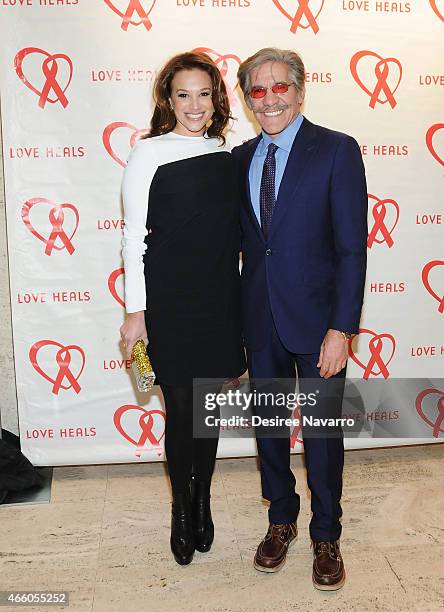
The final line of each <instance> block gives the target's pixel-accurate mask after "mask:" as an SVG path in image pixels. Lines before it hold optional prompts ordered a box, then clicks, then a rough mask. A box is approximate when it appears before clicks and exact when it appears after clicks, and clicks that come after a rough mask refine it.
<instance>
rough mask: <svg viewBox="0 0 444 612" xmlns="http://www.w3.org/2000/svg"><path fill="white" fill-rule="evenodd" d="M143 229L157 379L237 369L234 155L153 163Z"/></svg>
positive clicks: (229, 374) (187, 379)
mask: <svg viewBox="0 0 444 612" xmlns="http://www.w3.org/2000/svg"><path fill="white" fill-rule="evenodd" d="M166 136H168V135H166ZM157 138H159V139H160V138H164V137H162V136H160V137H157ZM152 140H155V139H152ZM146 230H147V235H146V237H145V243H146V247H147V248H146V252H145V254H144V271H145V283H146V311H145V318H146V326H147V331H148V338H149V346H148V352H149V355H150V358H151V362H152V364H153V368H154V370H155V372H156V375H157V381H158V382H159V383H162V384H166V385H175V386H181V385H187V384H192V381H193V378H213V377H220V378H234V377H237V376H240V375H241V374H242V373H243V372H245V370H246V364H245V354H244V349H243V345H242V336H241V311H240V277H239V245H240V228H239V195H238V188H237V183H236V180H235V170H234V167H233V160H232V157H231V154H230V153H229V152H228V151H220V150H216V151H214V152H205V153H204V154H201V155H194V156H192V157H188V158H183V157H182V158H180V159H178V160H175V161H172V162H169V163H161V164H160V165H158V166H157V169H156V170H155V173H154V176H153V178H152V181H151V184H150V187H149V198H148V213H147V219H146Z"/></svg>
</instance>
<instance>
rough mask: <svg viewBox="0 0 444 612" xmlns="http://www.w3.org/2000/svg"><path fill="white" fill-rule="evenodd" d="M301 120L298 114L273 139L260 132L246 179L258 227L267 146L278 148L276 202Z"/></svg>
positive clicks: (301, 116) (276, 155) (301, 117)
mask: <svg viewBox="0 0 444 612" xmlns="http://www.w3.org/2000/svg"><path fill="white" fill-rule="evenodd" d="M303 119H304V117H303V115H301V113H299V115H298V116H297V117H296V119H294V120H293V121H292V122H291V123H290V125H288V126H287V127H286V128H285V130H283V131H282V132H281V133H280V134H278V135H277V136H276V137H275V138H271V136H269V135H268V134H266V133H265V132H262V140H260V141H259V144H258V145H257V147H256V151H255V152H254V155H253V159H252V160H251V165H250V172H249V174H248V179H249V182H250V196H251V203H252V205H253V209H254V212H255V213H256V217H257V219H258V221H259V225H260V223H261V211H260V201H259V194H260V190H261V179H262V170H263V167H264V161H265V157H266V155H267V149H268V145H269V144H270V143H271V142H273V143H274V144H275V145H277V146H278V147H279V148H278V150H277V151H276V154H275V157H276V175H275V191H276V200H277V196H278V192H279V187H280V184H281V181H282V177H283V176H284V171H285V166H286V165H287V160H288V156H289V154H290V149H291V147H292V145H293V141H294V139H295V138H296V134H297V133H298V132H299V128H300V127H301V125H302V121H303Z"/></svg>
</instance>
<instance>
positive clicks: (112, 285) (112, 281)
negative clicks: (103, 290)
mask: <svg viewBox="0 0 444 612" xmlns="http://www.w3.org/2000/svg"><path fill="white" fill-rule="evenodd" d="M122 274H125V269H124V268H117V270H114V271H113V272H111V274H110V275H109V277H108V289H109V292H110V293H111V295H112V296H113V298H114V299H115V300H116V302H117V303H118V304H120V305H121V306H123V307H124V308H125V302H124V300H123V298H121V297H120V295H119V294H118V293H117V289H116V280H117V279H118V278H119V276H121V275H122Z"/></svg>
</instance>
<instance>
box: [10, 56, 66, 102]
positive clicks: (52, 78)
mask: <svg viewBox="0 0 444 612" xmlns="http://www.w3.org/2000/svg"><path fill="white" fill-rule="evenodd" d="M33 53H40V54H41V55H43V57H44V59H43V60H42V64H41V70H42V72H43V76H44V77H45V79H46V80H45V83H44V85H43V88H42V90H40V89H37V87H35V86H34V85H32V83H31V82H30V81H29V80H28V79H27V78H26V76H25V74H24V72H23V65H22V64H23V60H24V59H25V57H27V56H28V55H30V54H33ZM61 62H63V63H66V64H67V65H68V69H69V76H68V80H67V83H66V84H65V86H64V87H61V86H60V84H59V82H58V81H57V78H56V77H57V73H58V72H59V63H61ZM14 67H15V71H16V73H17V75H18V77H19V78H20V80H21V81H23V83H24V84H25V85H26V87H28V88H29V89H30V90H31V91H33V92H34V93H36V94H37V95H38V96H39V106H40V108H44V107H45V104H46V102H50V103H51V104H55V103H56V102H60V104H61V105H62V106H63V108H66V107H67V106H68V104H69V102H68V99H67V97H66V96H65V91H66V90H67V89H68V87H69V84H70V83H71V79H72V71H73V66H72V61H71V59H70V58H69V57H68V56H67V55H65V54H64V53H56V54H54V55H51V54H50V53H47V52H46V51H44V50H43V49H39V48H38V47H26V49H22V50H21V51H19V52H18V53H17V55H16V56H15V58H14ZM51 93H52V97H50V94H51Z"/></svg>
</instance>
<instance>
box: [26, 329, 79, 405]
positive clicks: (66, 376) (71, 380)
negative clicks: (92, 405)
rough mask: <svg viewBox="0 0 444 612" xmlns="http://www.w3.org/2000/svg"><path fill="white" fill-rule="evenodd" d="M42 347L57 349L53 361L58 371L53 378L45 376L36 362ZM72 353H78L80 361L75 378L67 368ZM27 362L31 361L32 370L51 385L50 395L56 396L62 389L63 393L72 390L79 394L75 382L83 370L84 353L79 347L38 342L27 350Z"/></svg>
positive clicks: (50, 341)
mask: <svg viewBox="0 0 444 612" xmlns="http://www.w3.org/2000/svg"><path fill="white" fill-rule="evenodd" d="M44 346H53V347H57V348H58V350H57V353H56V355H55V360H56V362H57V366H58V368H59V369H58V372H57V374H56V376H55V377H51V376H50V375H49V374H47V373H46V372H45V371H44V370H43V369H42V368H41V366H40V365H39V363H38V361H37V354H38V352H39V351H40V349H41V348H42V347H44ZM74 351H75V352H77V353H80V356H81V359H82V364H81V367H80V371H79V373H78V374H77V376H74V374H73V373H72V372H71V370H70V367H69V366H70V364H71V353H73V352H74ZM29 360H30V361H31V364H32V366H33V368H34V369H35V370H36V371H37V372H38V373H39V374H40V376H43V378H45V379H46V380H48V381H49V382H50V383H52V384H53V387H52V393H54V395H57V394H58V393H59V391H60V389H64V390H65V391H67V390H68V389H74V391H75V392H76V393H80V385H79V383H78V382H77V381H78V379H79V378H80V375H81V374H82V372H83V368H84V367H85V353H84V351H83V349H82V348H80V346H77V345H75V344H70V345H68V346H64V345H63V344H60V343H59V342H55V341H54V340H40V341H39V342H36V343H35V344H33V345H32V346H31V348H30V349H29ZM64 380H66V381H67V384H64V383H63V381H64Z"/></svg>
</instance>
